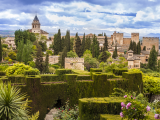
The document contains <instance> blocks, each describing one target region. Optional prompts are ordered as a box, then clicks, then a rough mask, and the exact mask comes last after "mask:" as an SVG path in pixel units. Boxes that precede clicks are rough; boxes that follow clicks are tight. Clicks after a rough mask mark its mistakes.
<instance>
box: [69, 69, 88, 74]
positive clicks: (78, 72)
mask: <svg viewBox="0 0 160 120" xmlns="http://www.w3.org/2000/svg"><path fill="white" fill-rule="evenodd" d="M72 72H73V73H74V74H80V75H90V72H88V71H84V70H74V69H73V70H72Z"/></svg>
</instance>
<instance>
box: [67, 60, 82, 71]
mask: <svg viewBox="0 0 160 120" xmlns="http://www.w3.org/2000/svg"><path fill="white" fill-rule="evenodd" d="M65 69H77V70H84V58H65Z"/></svg>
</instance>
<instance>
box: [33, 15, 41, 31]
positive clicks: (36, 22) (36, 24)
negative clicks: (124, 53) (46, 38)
mask: <svg viewBox="0 0 160 120" xmlns="http://www.w3.org/2000/svg"><path fill="white" fill-rule="evenodd" d="M40 25H41V24H40V22H39V20H38V17H37V15H36V16H35V17H34V20H33V22H32V33H40V31H41V29H40Z"/></svg>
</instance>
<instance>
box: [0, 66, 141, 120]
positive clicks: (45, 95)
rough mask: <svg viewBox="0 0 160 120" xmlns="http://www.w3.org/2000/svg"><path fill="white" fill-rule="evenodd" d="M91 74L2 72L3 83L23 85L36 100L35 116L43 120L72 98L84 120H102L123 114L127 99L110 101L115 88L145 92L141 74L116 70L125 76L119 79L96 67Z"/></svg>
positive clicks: (32, 104) (60, 71)
mask: <svg viewBox="0 0 160 120" xmlns="http://www.w3.org/2000/svg"><path fill="white" fill-rule="evenodd" d="M90 71H91V72H90V73H89V72H88V73H84V74H81V72H80V71H79V72H75V71H72V70H67V69H57V71H56V74H53V75H35V74H34V75H32V74H30V73H28V72H27V75H21V76H5V73H1V72H0V75H1V76H0V81H1V82H8V81H10V82H11V83H12V85H17V86H19V87H20V88H21V91H22V92H24V93H27V95H28V96H29V99H30V100H32V102H31V103H30V106H31V107H32V108H31V113H35V112H37V111H39V112H40V116H39V120H44V117H45V115H46V113H47V108H50V109H51V108H53V107H55V105H56V102H57V100H58V101H61V104H62V105H64V104H65V101H66V100H67V99H68V98H69V100H70V101H69V102H70V105H71V106H73V105H74V104H78V102H79V108H80V118H81V120H100V114H119V110H120V104H119V103H120V102H121V101H123V99H122V100H121V99H120V98H118V99H116V98H109V95H111V93H113V88H115V87H118V88H122V89H124V90H126V91H138V92H140V91H141V92H142V91H143V82H142V75H141V73H129V72H126V71H124V70H123V72H121V70H118V71H116V70H115V71H114V73H117V74H118V73H119V74H122V76H116V75H115V74H111V73H102V70H100V69H93V68H92V69H91V70H90ZM96 97H104V98H96ZM83 98H84V99H83ZM111 107H112V108H113V109H111ZM97 110H98V111H99V112H98V111H97ZM102 117H103V116H101V118H102ZM87 118H88V119H87Z"/></svg>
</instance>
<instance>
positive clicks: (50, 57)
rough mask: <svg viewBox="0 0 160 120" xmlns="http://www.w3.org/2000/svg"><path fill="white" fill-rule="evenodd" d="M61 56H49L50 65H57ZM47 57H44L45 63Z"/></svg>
mask: <svg viewBox="0 0 160 120" xmlns="http://www.w3.org/2000/svg"><path fill="white" fill-rule="evenodd" d="M58 58H59V56H55V55H54V56H49V64H56V63H58V62H59V59H58ZM45 59H46V57H43V61H45Z"/></svg>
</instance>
